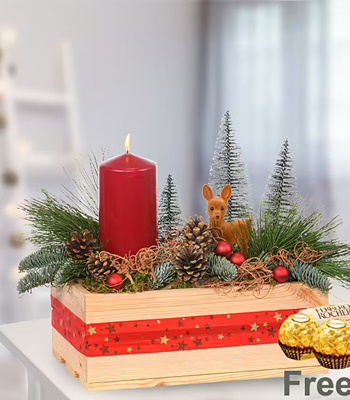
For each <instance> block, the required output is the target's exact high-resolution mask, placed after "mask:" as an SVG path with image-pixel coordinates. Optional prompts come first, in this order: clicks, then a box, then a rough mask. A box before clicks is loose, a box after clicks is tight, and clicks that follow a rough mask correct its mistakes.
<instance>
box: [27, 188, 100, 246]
mask: <svg viewBox="0 0 350 400" xmlns="http://www.w3.org/2000/svg"><path fill="white" fill-rule="evenodd" d="M42 193H43V195H44V198H39V199H30V200H26V201H25V202H24V204H23V205H22V206H21V207H20V208H21V209H22V210H23V211H24V212H25V214H26V215H25V219H26V220H27V221H28V222H29V223H30V225H31V233H30V236H29V238H28V239H29V241H30V242H32V243H33V244H36V245H40V246H49V245H51V244H61V243H64V242H66V241H69V240H70V239H71V234H72V232H74V231H76V232H82V231H83V230H84V229H88V230H89V231H90V232H91V233H92V234H93V236H94V237H99V222H98V220H97V219H96V218H94V217H92V216H90V215H88V214H87V213H85V212H83V211H82V210H81V209H79V208H78V207H75V206H74V205H71V204H69V203H68V202H66V201H65V200H63V199H61V198H59V197H57V196H55V195H53V194H51V193H49V192H47V191H45V190H42Z"/></svg>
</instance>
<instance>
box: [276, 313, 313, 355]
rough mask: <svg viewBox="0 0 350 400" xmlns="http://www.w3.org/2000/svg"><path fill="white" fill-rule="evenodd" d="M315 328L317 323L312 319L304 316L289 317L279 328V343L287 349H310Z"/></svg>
mask: <svg viewBox="0 0 350 400" xmlns="http://www.w3.org/2000/svg"><path fill="white" fill-rule="evenodd" d="M317 328H318V325H317V322H316V321H315V320H314V319H313V318H312V317H310V316H308V315H306V314H294V315H291V316H289V317H288V318H287V319H286V320H285V321H284V322H283V324H282V326H281V328H280V332H279V341H280V342H281V343H282V344H284V345H286V346H289V347H298V348H307V347H311V346H312V337H313V335H314V333H315V332H316V330H317Z"/></svg>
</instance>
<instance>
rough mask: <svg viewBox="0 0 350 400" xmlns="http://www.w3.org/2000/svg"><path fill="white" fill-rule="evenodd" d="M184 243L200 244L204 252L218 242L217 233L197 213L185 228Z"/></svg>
mask: <svg viewBox="0 0 350 400" xmlns="http://www.w3.org/2000/svg"><path fill="white" fill-rule="evenodd" d="M183 234H184V243H185V244H189V245H198V246H200V247H201V248H202V249H203V251H204V253H207V252H209V250H210V249H211V248H212V247H213V246H215V244H216V241H217V240H216V236H217V235H216V234H215V233H214V232H213V231H212V230H211V229H210V228H209V225H208V224H207V223H206V222H204V221H203V217H201V216H198V215H195V217H194V218H192V217H191V218H190V219H189V221H188V222H187V224H186V225H185V227H184V229H183Z"/></svg>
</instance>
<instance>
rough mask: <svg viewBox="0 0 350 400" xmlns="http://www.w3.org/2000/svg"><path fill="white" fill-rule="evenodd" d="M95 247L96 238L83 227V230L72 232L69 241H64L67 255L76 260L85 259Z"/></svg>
mask: <svg viewBox="0 0 350 400" xmlns="http://www.w3.org/2000/svg"><path fill="white" fill-rule="evenodd" d="M96 249H97V240H96V239H94V237H93V236H92V233H91V232H90V231H89V230H88V229H85V230H84V231H83V232H81V233H78V232H73V233H72V239H71V241H70V242H66V251H67V254H68V257H70V258H72V259H73V260H77V261H85V260H87V259H88V257H89V254H90V253H91V252H93V251H95V250H96Z"/></svg>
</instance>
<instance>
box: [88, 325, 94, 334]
mask: <svg viewBox="0 0 350 400" xmlns="http://www.w3.org/2000/svg"><path fill="white" fill-rule="evenodd" d="M87 331H88V332H89V333H90V335H91V336H92V335H96V328H93V327H92V326H90V328H89V329H88V330H87Z"/></svg>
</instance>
